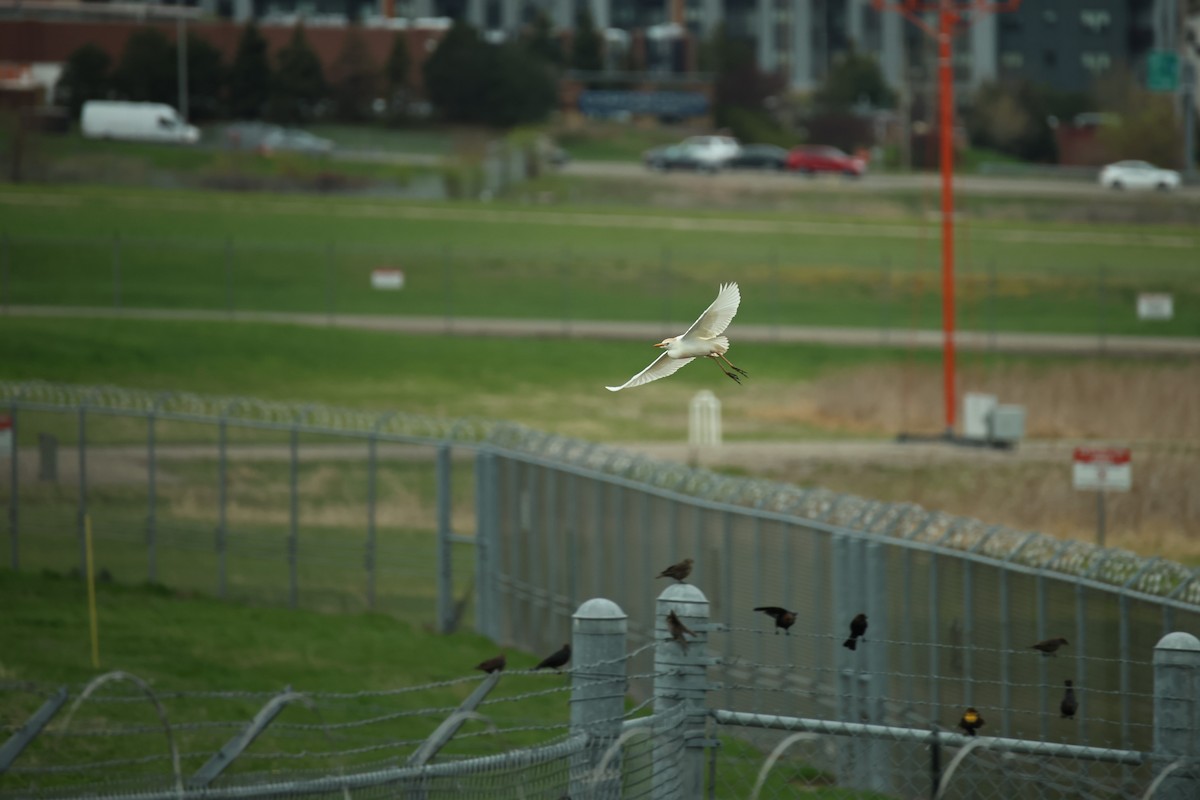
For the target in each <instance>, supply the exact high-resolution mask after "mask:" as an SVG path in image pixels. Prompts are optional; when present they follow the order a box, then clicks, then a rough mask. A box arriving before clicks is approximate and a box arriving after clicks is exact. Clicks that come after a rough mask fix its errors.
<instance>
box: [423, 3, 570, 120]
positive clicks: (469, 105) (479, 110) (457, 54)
mask: <svg viewBox="0 0 1200 800" xmlns="http://www.w3.org/2000/svg"><path fill="white" fill-rule="evenodd" d="M425 89H426V92H427V93H428V95H429V100H430V102H431V103H433V105H434V107H435V108H436V109H437V110H438V112H439V113H440V114H441V115H442V116H443V117H445V118H446V119H447V120H450V121H452V122H467V123H477V124H478V123H482V124H486V125H496V126H501V127H505V126H510V125H516V124H520V123H524V122H535V121H538V120H541V119H544V118H545V116H546V114H547V113H548V112H549V111H550V109H551V108H553V107H554V104H555V102H556V101H557V83H556V81H555V79H554V76H553V74H552V71H551V69H550V68H549V66H548V65H547V64H546V63H545V62H544V61H542V60H540V59H537V58H535V57H533V56H532V55H530V54H529V52H528V51H527V50H526V49H525V48H523V47H520V46H517V45H502V46H495V45H491V44H488V43H487V42H485V41H483V39H482V38H480V36H479V33H478V32H477V31H476V30H475V29H474V28H472V27H471V26H470V25H468V24H467V23H465V22H463V21H461V20H456V21H455V22H454V25H453V26H452V27H451V28H450V30H449V31H448V32H447V34H446V36H445V37H444V38H443V39H442V41H441V43H440V44H439V45H438V48H437V50H435V51H434V52H433V55H431V56H430V57H429V60H428V61H426V62H425Z"/></svg>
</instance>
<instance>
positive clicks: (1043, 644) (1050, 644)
mask: <svg viewBox="0 0 1200 800" xmlns="http://www.w3.org/2000/svg"><path fill="white" fill-rule="evenodd" d="M1064 644H1070V642H1068V641H1067V640H1066V639H1064V638H1063V637H1061V636H1059V637H1058V638H1056V639H1043V640H1042V641H1040V642H1038V643H1037V644H1031V645H1029V646H1030V647H1032V648H1033V649H1034V650H1041V651H1042V655H1043V656H1053V655H1055V653H1056V652H1057V651H1058V648H1060V647H1062V646H1063V645H1064ZM1056 657H1057V656H1056Z"/></svg>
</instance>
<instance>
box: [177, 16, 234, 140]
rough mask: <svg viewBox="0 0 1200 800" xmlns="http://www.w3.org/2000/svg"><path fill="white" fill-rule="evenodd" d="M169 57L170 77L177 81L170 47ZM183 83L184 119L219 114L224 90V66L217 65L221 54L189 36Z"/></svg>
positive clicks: (203, 117)
mask: <svg viewBox="0 0 1200 800" xmlns="http://www.w3.org/2000/svg"><path fill="white" fill-rule="evenodd" d="M171 57H172V59H173V60H174V63H175V69H174V70H172V71H171V72H172V75H174V76H176V78H175V79H176V81H178V74H179V73H178V68H179V53H178V51H177V50H176V49H175V48H174V47H172V48H171ZM187 81H188V117H189V118H190V119H197V120H204V119H213V118H214V117H217V116H219V115H220V114H221V111H222V108H221V98H222V93H223V91H224V89H225V65H224V64H222V63H221V51H220V50H218V49H217V48H216V47H214V46H213V45H212V44H211V43H209V41H208V40H207V39H202V38H200V37H199V36H196V35H194V34H192V33H189V34H188V37H187Z"/></svg>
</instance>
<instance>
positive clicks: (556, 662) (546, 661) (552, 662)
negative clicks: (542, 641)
mask: <svg viewBox="0 0 1200 800" xmlns="http://www.w3.org/2000/svg"><path fill="white" fill-rule="evenodd" d="M570 660H571V643H570V642H567V643H566V644H564V645H563V646H562V649H560V650H555V651H554V652H553V653H551V654H550V655H548V656H546V657H545V658H543V659H542V660H541V662H540V663H539V664H538V665H537V666H536V667H534V669H560V668H561V667H565V666H566V665H567V662H568V661H570Z"/></svg>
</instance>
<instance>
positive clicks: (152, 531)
mask: <svg viewBox="0 0 1200 800" xmlns="http://www.w3.org/2000/svg"><path fill="white" fill-rule="evenodd" d="M154 421H155V416H154V411H153V410H152V411H151V412H150V413H149V414H148V415H147V416H146V574H147V578H146V579H147V580H149V581H150V582H154V581H156V580H158V549H157V547H158V544H157V539H158V536H157V534H158V531H157V528H158V509H157V501H158V488H157V486H156V485H155V484H156V482H157V479H158V474H157V463H156V461H155V455H156V454H155V430H154V427H155V426H154Z"/></svg>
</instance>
